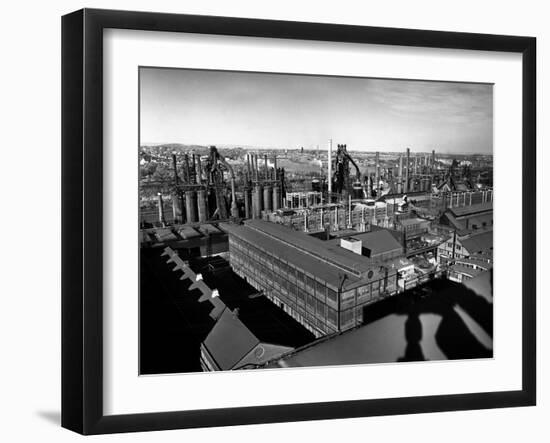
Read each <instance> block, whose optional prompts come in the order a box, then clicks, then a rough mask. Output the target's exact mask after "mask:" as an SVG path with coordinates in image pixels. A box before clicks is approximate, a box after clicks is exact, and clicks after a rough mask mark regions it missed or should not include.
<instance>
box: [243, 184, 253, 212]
mask: <svg viewBox="0 0 550 443" xmlns="http://www.w3.org/2000/svg"><path fill="white" fill-rule="evenodd" d="M244 216H245V218H250V217H251V213H250V189H249V188H248V187H245V188H244Z"/></svg>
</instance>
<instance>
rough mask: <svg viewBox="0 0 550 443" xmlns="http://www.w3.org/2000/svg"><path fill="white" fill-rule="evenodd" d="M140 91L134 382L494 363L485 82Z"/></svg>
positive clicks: (171, 75) (206, 84)
mask: <svg viewBox="0 0 550 443" xmlns="http://www.w3.org/2000/svg"><path fill="white" fill-rule="evenodd" d="M138 75H139V82H138V83H139V91H138V94H139V115H138V119H139V124H138V126H139V146H138V147H136V151H137V152H136V153H137V154H138V156H136V158H137V159H138V161H139V165H138V167H139V251H140V258H139V279H140V281H139V373H140V374H141V375H155V374H175V373H189V372H209V371H235V370H262V369H271V370H274V369H275V370H289V369H293V368H294V369H296V368H304V367H319V366H324V367H330V366H339V365H366V364H400V363H404V362H418V364H422V362H426V361H445V360H466V359H490V358H493V299H494V297H495V294H494V293H493V279H492V277H493V224H494V221H493V200H494V198H495V196H494V186H493V144H494V141H493V138H494V137H493V130H494V129H493V105H494V103H493V89H494V85H493V84H491V83H469V82H450V81H434V80H429V81H428V80H423V79H400V78H367V77H345V76H328V75H305V74H293V73H279V72H276V73H272V72H246V71H224V70H206V69H181V68H171V67H161V66H150V67H149V66H140V67H139V73H138ZM497 195H498V194H497ZM499 295H500V294H499ZM499 295H496V296H497V297H498V296H499Z"/></svg>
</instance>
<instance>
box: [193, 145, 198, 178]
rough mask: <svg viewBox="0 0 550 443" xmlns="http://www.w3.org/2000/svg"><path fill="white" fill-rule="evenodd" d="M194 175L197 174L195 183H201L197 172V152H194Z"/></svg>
mask: <svg viewBox="0 0 550 443" xmlns="http://www.w3.org/2000/svg"><path fill="white" fill-rule="evenodd" d="M193 175H194V176H195V183H196V184H198V183H199V174H197V160H196V158H195V153H193Z"/></svg>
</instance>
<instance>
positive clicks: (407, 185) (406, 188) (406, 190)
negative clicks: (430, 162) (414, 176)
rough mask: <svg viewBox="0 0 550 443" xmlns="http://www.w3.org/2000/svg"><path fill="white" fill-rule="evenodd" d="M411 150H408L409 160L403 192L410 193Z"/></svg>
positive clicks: (407, 161) (406, 164)
mask: <svg viewBox="0 0 550 443" xmlns="http://www.w3.org/2000/svg"><path fill="white" fill-rule="evenodd" d="M410 158H411V150H410V149H409V148H407V160H406V163H405V187H404V188H405V190H404V191H403V192H409V166H410V164H411V163H410Z"/></svg>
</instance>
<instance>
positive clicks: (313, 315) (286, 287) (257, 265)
mask: <svg viewBox="0 0 550 443" xmlns="http://www.w3.org/2000/svg"><path fill="white" fill-rule="evenodd" d="M230 255H231V264H232V267H233V269H234V270H235V271H236V272H237V273H238V274H239V275H241V276H242V277H245V278H246V279H247V280H248V281H249V282H250V284H252V285H253V286H254V287H256V288H257V289H261V290H263V291H264V292H265V293H266V295H267V296H268V297H269V298H272V297H275V298H276V299H277V300H279V301H281V302H282V303H284V304H285V305H287V306H289V307H290V308H291V310H292V312H293V313H294V315H293V317H294V318H296V319H297V320H298V321H300V322H301V323H302V324H304V325H311V326H314V327H316V328H318V329H320V330H322V331H323V332H324V333H328V332H331V331H333V330H335V328H336V327H337V318H336V313H337V310H338V300H337V293H336V291H334V290H332V289H331V288H329V287H327V286H326V285H325V284H324V283H323V282H321V281H318V280H316V279H314V278H312V277H310V276H309V275H307V274H305V273H304V272H302V271H301V270H299V269H297V268H295V267H294V266H292V265H290V264H288V263H286V262H284V261H282V260H279V259H277V258H276V257H273V256H271V255H268V254H267V253H265V252H264V251H262V250H260V249H259V248H257V247H256V246H253V245H252V244H250V243H248V242H246V241H244V240H241V239H233V238H231V239H230ZM395 287H396V282H393V280H391V279H386V280H384V279H381V280H375V281H374V282H372V283H369V284H366V285H364V286H361V287H359V288H357V289H353V290H349V291H345V292H343V293H342V295H341V303H340V310H341V319H340V320H341V325H342V327H343V328H346V327H348V326H354V325H355V324H358V323H360V322H361V321H362V314H361V312H362V307H363V306H364V305H365V304H368V303H370V302H372V301H374V300H376V299H377V298H378V297H379V296H380V295H381V293H382V292H384V291H390V292H391V291H393V290H394V289H395ZM304 319H305V321H304Z"/></svg>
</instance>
